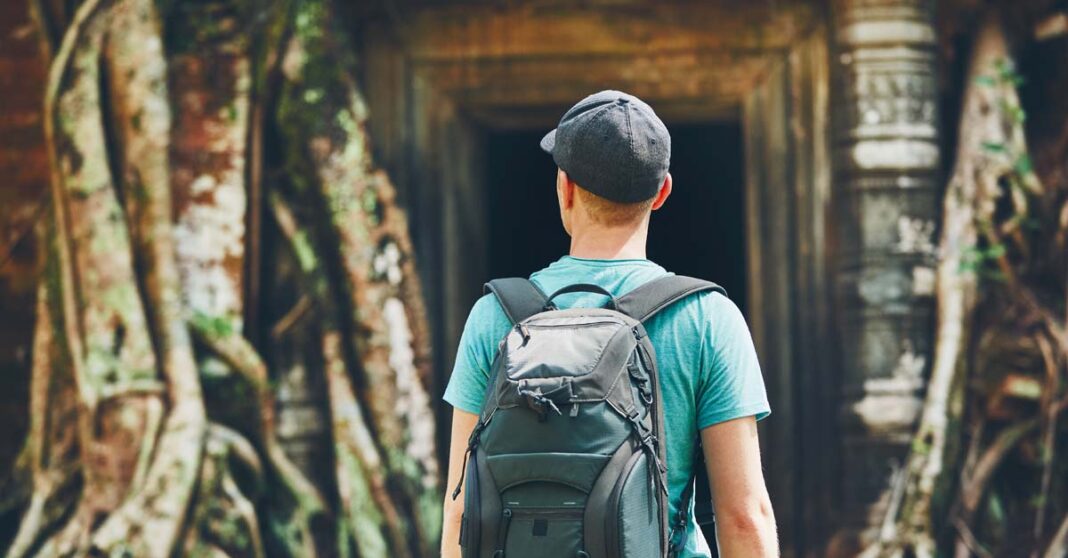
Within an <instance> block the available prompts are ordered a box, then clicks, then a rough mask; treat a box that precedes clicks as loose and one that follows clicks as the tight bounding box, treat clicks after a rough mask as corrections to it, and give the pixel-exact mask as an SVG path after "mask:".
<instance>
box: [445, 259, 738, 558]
mask: <svg viewBox="0 0 1068 558" xmlns="http://www.w3.org/2000/svg"><path fill="white" fill-rule="evenodd" d="M486 289H487V290H488V291H490V292H492V293H493V294H494V295H496V296H497V299H498V300H499V301H500V303H501V306H502V307H503V308H504V311H505V313H506V314H507V315H508V317H509V319H510V320H511V321H512V323H513V324H514V325H513V327H512V329H511V330H510V331H509V332H508V335H506V336H505V338H504V339H502V340H501V342H500V346H499V348H498V352H497V357H496V359H495V360H494V363H493V368H492V371H491V374H490V383H489V386H488V387H487V389H486V399H485V402H484V403H483V405H482V412H481V413H480V415H479V420H478V423H477V425H476V426H475V429H474V431H473V432H472V433H471V438H470V440H469V441H468V447H467V453H466V454H465V456H464V470H465V473H464V475H462V478H461V480H460V484H459V485H457V487H456V490H455V491H454V492H453V495H452V497H453V499H455V498H456V497H457V496H458V495H459V493H460V488H461V486H462V485H463V483H464V482H466V486H467V491H466V493H465V498H464V515H463V523H462V527H461V530H460V545H461V547H462V548H463V556H464V558H535V557H536V558H651V557H673V556H675V555H677V553H678V551H679V549H680V547H681V544H682V540H681V539H682V537H683V536H684V534H685V529H686V522H687V519H688V516H687V514H688V510H689V504H690V499H691V498H692V488H691V489H687V493H686V495H685V496H684V498H683V501H682V502H680V503H679V507H678V510H679V513H678V514H677V517H675V518H674V520H673V521H671V522H670V527H671V529H670V530H669V521H668V517H667V515H668V491H667V475H666V473H667V467H666V458H665V454H664V446H663V444H662V443H661V440H663V439H664V412H663V409H662V408H661V400H660V384H659V382H658V379H657V378H658V376H657V368H656V356H655V353H654V351H653V346H652V344H651V343H650V341H649V337H648V335H646V332H645V327H644V326H643V325H642V323H643V322H644V321H645V320H647V319H649V318H651V317H652V316H653V315H655V314H656V313H657V312H659V311H660V310H662V309H664V308H666V307H668V306H669V305H671V304H672V303H674V302H676V301H678V300H681V299H682V298H685V297H686V296H689V295H691V294H694V293H697V292H702V291H719V292H723V289H721V288H720V287H718V286H717V285H715V284H713V283H709V282H707V281H702V280H699V279H693V278H690V277H683V276H678V275H669V276H666V277H663V278H660V279H657V280H654V281H651V282H649V283H647V284H645V285H642V286H641V287H639V288H638V289H635V290H634V291H631V292H630V293H627V294H626V295H623V296H621V297H619V298H614V297H613V296H612V295H611V293H609V292H607V291H606V290H604V289H602V288H601V287H599V286H597V285H589V284H578V285H571V286H569V287H564V288H562V289H560V290H558V291H556V292H555V293H553V294H552V296H549V297H546V296H545V295H544V294H543V293H542V292H541V291H540V290H539V289H538V288H537V287H536V286H535V285H534V284H533V283H531V282H530V281H528V280H527V279H521V278H512V279H498V280H495V281H491V282H490V283H488V284H487V285H486ZM573 292H593V293H598V294H602V295H604V296H606V297H608V299H609V302H608V307H607V308H574V309H568V310H558V309H557V308H556V307H555V306H554V305H553V304H552V300H553V299H554V298H556V297H557V296H558V295H561V294H564V293H573ZM667 373H669V374H674V373H678V371H676V370H669V371H667ZM690 484H691V485H692V484H693V483H692V482H691V483H690Z"/></svg>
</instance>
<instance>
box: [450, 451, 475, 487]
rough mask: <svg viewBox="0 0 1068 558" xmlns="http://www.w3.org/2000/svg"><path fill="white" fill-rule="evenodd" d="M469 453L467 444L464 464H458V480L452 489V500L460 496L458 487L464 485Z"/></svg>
mask: <svg viewBox="0 0 1068 558" xmlns="http://www.w3.org/2000/svg"><path fill="white" fill-rule="evenodd" d="M469 455H471V446H468V447H467V451H465V452H464V464H463V465H461V466H460V481H459V482H457V483H456V489H454V490H453V491H452V499H453V500H455V499H456V498H458V497H459V496H460V489H461V488H463V486H464V477H465V476H466V474H467V457H468V456H469Z"/></svg>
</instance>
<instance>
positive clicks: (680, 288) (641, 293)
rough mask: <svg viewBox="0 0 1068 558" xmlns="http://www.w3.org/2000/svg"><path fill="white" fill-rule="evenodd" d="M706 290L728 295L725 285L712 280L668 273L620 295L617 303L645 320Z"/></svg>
mask: <svg viewBox="0 0 1068 558" xmlns="http://www.w3.org/2000/svg"><path fill="white" fill-rule="evenodd" d="M705 291H715V292H718V293H720V294H722V295H724V296H726V295H727V291H725V290H723V287H720V286H719V285H717V284H715V283H713V282H711V281H705V280H704V279H695V278H693V277H686V276H685V275H667V276H664V277H661V278H659V279H654V280H652V281H650V282H648V283H646V284H644V285H642V286H640V287H638V288H637V289H634V290H633V291H630V292H629V293H627V294H625V295H623V296H621V297H619V299H618V300H617V301H616V303H617V307H618V309H619V311H620V312H623V313H624V314H626V315H628V316H630V317H632V318H634V319H635V320H639V321H642V322H644V321H646V320H648V319H649V318H652V317H653V316H655V315H656V314H657V312H660V311H661V310H663V309H664V308H667V307H668V306H671V305H672V304H674V303H675V302H677V301H679V300H682V299H684V298H686V297H688V296H690V295H692V294H696V293H700V292H705Z"/></svg>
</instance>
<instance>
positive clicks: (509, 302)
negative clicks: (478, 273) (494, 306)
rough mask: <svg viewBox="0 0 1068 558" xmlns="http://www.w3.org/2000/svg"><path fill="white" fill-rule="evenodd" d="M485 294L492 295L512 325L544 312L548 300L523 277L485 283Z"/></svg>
mask: <svg viewBox="0 0 1068 558" xmlns="http://www.w3.org/2000/svg"><path fill="white" fill-rule="evenodd" d="M485 292H487V293H493V295H494V296H496V297H497V301H498V302H500V303H501V307H502V308H504V313H505V314H507V315H508V319H509V320H512V323H513V324H518V323H519V322H521V321H523V320H525V319H527V318H529V317H531V316H533V315H534V314H537V313H539V312H541V311H543V310H545V304H546V303H547V302H548V298H547V297H546V296H545V293H543V292H541V289H539V288H538V286H537V285H535V284H534V283H532V282H531V281H530V279H527V278H525V277H508V278H505V279H494V280H492V281H490V282H489V283H486V287H485Z"/></svg>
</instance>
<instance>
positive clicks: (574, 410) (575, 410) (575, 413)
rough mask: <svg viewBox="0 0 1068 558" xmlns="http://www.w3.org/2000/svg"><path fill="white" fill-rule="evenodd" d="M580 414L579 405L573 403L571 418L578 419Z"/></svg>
mask: <svg viewBox="0 0 1068 558" xmlns="http://www.w3.org/2000/svg"><path fill="white" fill-rule="evenodd" d="M578 413H579V404H578V403H572V404H571V413H570V415H571V417H572V418H574V417H577V416H578Z"/></svg>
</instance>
